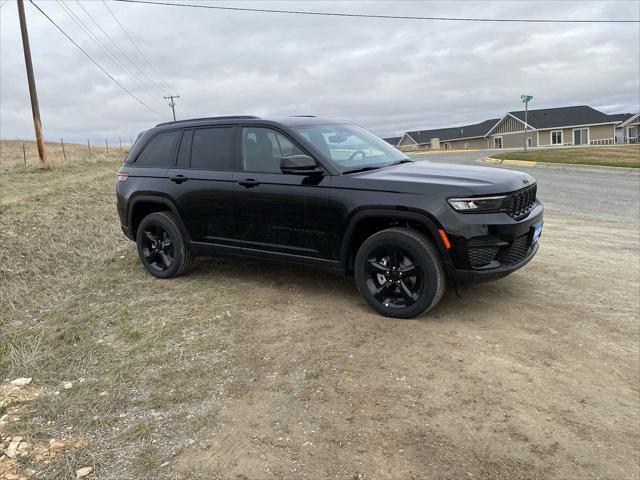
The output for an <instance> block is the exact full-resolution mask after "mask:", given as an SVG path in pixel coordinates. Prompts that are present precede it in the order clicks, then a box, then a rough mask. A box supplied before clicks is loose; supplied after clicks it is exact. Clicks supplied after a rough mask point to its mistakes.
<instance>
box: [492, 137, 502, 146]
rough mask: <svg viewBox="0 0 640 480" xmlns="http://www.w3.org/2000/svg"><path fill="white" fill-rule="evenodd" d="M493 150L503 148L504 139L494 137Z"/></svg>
mask: <svg viewBox="0 0 640 480" xmlns="http://www.w3.org/2000/svg"><path fill="white" fill-rule="evenodd" d="M493 148H502V137H493Z"/></svg>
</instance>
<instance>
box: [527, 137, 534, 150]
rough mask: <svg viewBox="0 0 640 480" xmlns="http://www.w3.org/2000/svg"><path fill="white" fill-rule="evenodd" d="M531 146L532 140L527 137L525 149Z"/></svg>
mask: <svg viewBox="0 0 640 480" xmlns="http://www.w3.org/2000/svg"><path fill="white" fill-rule="evenodd" d="M531 146H533V140H532V139H531V137H527V148H529V147H531Z"/></svg>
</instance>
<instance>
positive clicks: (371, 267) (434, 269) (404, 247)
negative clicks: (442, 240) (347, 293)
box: [354, 227, 446, 318]
mask: <svg viewBox="0 0 640 480" xmlns="http://www.w3.org/2000/svg"><path fill="white" fill-rule="evenodd" d="M354 273H355V278H356V283H357V284H358V288H359V289H360V292H361V293H362V295H363V297H364V299H365V300H366V301H367V303H368V304H369V306H371V307H372V308H373V309H374V310H376V311H377V312H378V313H381V314H382V315H385V316H387V317H394V318H413V317H416V316H418V315H420V314H422V313H424V312H426V311H427V310H430V309H431V308H433V307H434V306H435V305H436V304H437V303H438V302H439V301H440V298H442V295H443V294H444V291H445V289H446V278H445V273H444V267H443V265H442V261H441V260H440V256H439V255H438V252H437V250H436V248H435V246H434V245H433V243H432V242H431V240H429V239H428V238H427V237H425V236H424V235H423V234H422V233H420V232H418V231H416V230H412V229H410V228H400V227H398V228H389V229H387V230H383V231H381V232H378V233H375V234H373V235H372V236H370V237H369V238H368V239H367V240H365V242H364V243H363V244H362V246H361V247H360V249H359V250H358V253H357V254H356V259H355V272H354Z"/></svg>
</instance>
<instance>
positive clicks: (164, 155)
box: [134, 131, 180, 167]
mask: <svg viewBox="0 0 640 480" xmlns="http://www.w3.org/2000/svg"><path fill="white" fill-rule="evenodd" d="M179 138H180V132H177V131H176V132H164V133H159V134H158V135H156V136H155V137H153V138H152V139H151V140H150V141H149V143H147V146H146V147H144V150H142V152H141V153H140V155H138V158H137V159H136V161H135V162H134V165H137V166H139V167H170V166H171V165H173V159H174V158H175V156H176V147H177V146H178V139H179Z"/></svg>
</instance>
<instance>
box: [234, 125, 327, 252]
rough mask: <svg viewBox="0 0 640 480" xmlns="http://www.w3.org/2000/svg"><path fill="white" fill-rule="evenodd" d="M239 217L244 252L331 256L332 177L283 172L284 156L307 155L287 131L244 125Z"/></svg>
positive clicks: (239, 182) (238, 205) (238, 189)
mask: <svg viewBox="0 0 640 480" xmlns="http://www.w3.org/2000/svg"><path fill="white" fill-rule="evenodd" d="M240 143H241V150H242V154H241V158H240V165H239V166H238V172H237V173H236V176H235V180H236V184H235V189H236V197H235V198H236V202H235V212H236V214H235V220H236V223H237V225H238V230H239V231H241V232H242V240H243V251H245V253H257V252H260V251H262V252H275V253H284V254H293V255H303V256H307V257H326V256H327V254H326V250H327V247H326V243H327V240H326V235H327V234H326V232H327V231H328V230H329V225H328V223H329V222H328V220H327V213H326V212H327V204H328V195H329V188H328V187H329V184H330V179H331V177H330V176H324V175H315V176H306V175H290V174H287V175H285V174H283V173H281V171H280V161H281V159H282V157H283V156H287V155H300V154H303V155H304V154H306V152H304V151H302V150H301V149H300V148H299V147H298V146H297V145H295V144H294V143H293V141H292V140H291V139H289V138H288V137H287V136H285V135H284V134H283V133H281V132H278V131H276V130H274V129H271V128H266V127H243V128H242V133H241V141H240Z"/></svg>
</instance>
